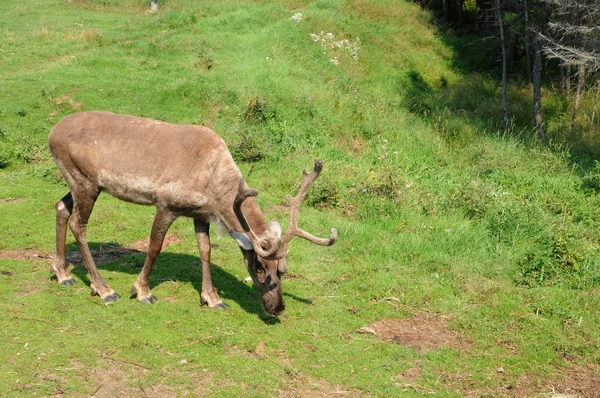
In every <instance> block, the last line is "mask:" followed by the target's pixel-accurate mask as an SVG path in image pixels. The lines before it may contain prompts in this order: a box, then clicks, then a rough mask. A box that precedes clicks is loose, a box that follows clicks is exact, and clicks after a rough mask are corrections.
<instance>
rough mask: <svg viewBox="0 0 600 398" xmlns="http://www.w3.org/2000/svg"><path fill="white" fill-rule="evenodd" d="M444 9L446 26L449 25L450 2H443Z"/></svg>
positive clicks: (443, 0)
mask: <svg viewBox="0 0 600 398" xmlns="http://www.w3.org/2000/svg"><path fill="white" fill-rule="evenodd" d="M442 7H443V9H444V24H445V25H448V21H449V20H450V19H449V18H448V0H442Z"/></svg>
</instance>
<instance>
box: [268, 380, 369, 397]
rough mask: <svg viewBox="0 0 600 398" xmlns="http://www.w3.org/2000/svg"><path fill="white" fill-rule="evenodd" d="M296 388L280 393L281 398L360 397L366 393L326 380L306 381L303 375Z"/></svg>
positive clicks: (295, 381)
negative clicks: (332, 383) (335, 384)
mask: <svg viewBox="0 0 600 398" xmlns="http://www.w3.org/2000/svg"><path fill="white" fill-rule="evenodd" d="M296 376H297V377H296V378H295V379H294V384H295V385H294V386H293V387H291V388H290V389H289V390H288V391H281V390H280V391H279V396H280V397H302V398H320V397H360V396H364V393H360V394H359V393H358V392H357V391H351V390H350V389H348V388H344V387H342V386H334V385H331V384H330V383H329V382H328V381H326V380H324V379H320V380H310V379H309V380H306V379H305V378H304V377H301V375H296Z"/></svg>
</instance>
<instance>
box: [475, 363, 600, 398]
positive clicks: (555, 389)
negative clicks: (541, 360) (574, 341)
mask: <svg viewBox="0 0 600 398" xmlns="http://www.w3.org/2000/svg"><path fill="white" fill-rule="evenodd" d="M504 394H505V395H506V396H508V395H510V396H514V397H531V396H542V397H564V398H567V397H569V398H575V397H583V398H600V366H598V365H590V366H579V365H574V366H571V367H569V368H563V369H559V370H558V371H557V372H556V373H555V374H554V376H552V377H550V378H548V379H541V380H540V378H539V377H534V376H522V377H519V378H518V379H517V381H516V383H515V386H514V387H513V388H511V389H505V390H504ZM471 395H473V394H471ZM474 395H480V392H478V393H476V394H474Z"/></svg>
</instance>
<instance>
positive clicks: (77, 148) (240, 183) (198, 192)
mask: <svg viewBox="0 0 600 398" xmlns="http://www.w3.org/2000/svg"><path fill="white" fill-rule="evenodd" d="M48 144H49V147H50V151H51V153H52V156H53V157H54V160H55V161H56V163H57V165H58V168H59V169H60V171H61V172H62V175H63V176H64V178H65V180H66V182H67V184H68V186H69V189H70V192H69V193H67V194H66V195H65V196H64V197H63V198H62V199H60V200H59V201H58V202H56V205H55V210H56V256H55V258H54V261H53V263H52V266H51V268H50V272H51V273H52V274H54V275H55V276H56V279H57V281H58V283H60V284H62V285H65V286H70V285H73V284H74V283H75V279H74V278H73V277H72V276H71V275H70V273H69V271H68V264H67V261H66V234H67V224H68V226H69V227H70V229H71V231H72V233H73V235H74V236H75V241H76V243H77V245H78V246H79V250H80V252H81V255H82V257H83V262H84V264H85V267H86V269H87V271H88V273H89V274H90V280H91V283H90V288H91V294H92V295H93V296H94V295H98V296H100V297H101V298H102V300H104V301H105V302H113V301H116V300H117V299H119V298H120V297H121V296H120V295H119V294H118V293H117V292H115V291H114V290H113V289H112V288H111V287H110V286H109V285H108V284H107V283H106V281H105V280H104V279H103V278H102V276H101V275H100V274H99V272H98V269H97V268H96V265H95V263H94V259H93V258H92V255H91V253H90V249H89V247H88V244H87V241H86V226H87V223H88V219H89V217H90V214H91V212H92V209H93V207H94V203H95V202H96V199H97V198H98V196H99V195H100V193H101V192H106V193H108V194H110V195H112V196H115V197H117V198H119V199H121V200H124V201H127V202H131V203H135V204H140V205H153V206H155V207H156V215H155V217H154V222H153V224H152V230H151V232H150V243H149V245H148V253H147V256H146V260H145V262H144V266H143V268H142V270H141V272H140V275H139V277H138V278H137V280H136V281H135V283H134V284H133V287H132V289H131V295H132V296H136V297H137V301H138V302H140V303H144V304H153V303H155V302H156V301H157V298H156V296H154V295H153V294H152V292H151V291H150V288H149V278H150V272H151V270H152V266H153V264H154V262H155V260H156V258H157V256H158V254H159V253H160V251H161V248H162V243H163V240H164V237H165V234H166V233H167V230H168V229H169V227H170V225H171V224H172V223H173V221H175V219H176V218H178V217H180V216H184V217H189V218H192V219H193V221H194V229H195V233H196V239H197V241H198V247H199V250H200V260H201V263H202V292H201V294H200V297H201V304H203V305H204V304H206V305H208V306H209V307H210V308H216V309H222V308H226V307H227V304H225V303H224V302H223V301H222V300H221V298H220V297H219V294H218V292H217V290H216V289H215V287H214V285H213V282H212V277H211V272H210V267H211V262H210V257H211V244H210V237H209V226H210V224H211V223H218V224H221V225H222V226H224V227H225V228H226V229H227V230H228V231H229V234H230V236H231V237H232V238H233V239H234V240H235V241H236V242H237V244H238V246H239V247H240V249H241V251H242V254H243V258H244V264H245V265H246V268H247V269H248V272H249V274H250V276H251V278H252V281H253V282H254V285H255V286H256V288H257V289H258V291H259V293H260V296H261V298H262V302H263V305H264V308H265V310H266V311H267V312H268V313H269V314H271V315H279V314H281V313H282V312H283V311H284V309H285V303H284V300H283V291H282V287H281V279H282V277H283V275H284V274H285V272H286V271H287V247H288V244H289V243H290V241H291V240H292V239H293V238H294V237H296V236H298V237H301V238H304V239H306V240H308V241H310V242H312V243H314V244H316V245H321V246H330V245H333V244H334V243H335V242H336V240H337V231H336V230H335V228H332V229H331V236H330V237H329V238H318V237H316V236H314V235H312V234H310V233H308V232H306V231H303V230H302V229H300V228H298V213H299V209H300V204H301V203H302V200H303V199H304V197H305V196H306V194H307V192H308V191H309V189H310V187H311V185H312V183H313V182H314V180H315V179H316V178H317V177H318V176H319V173H320V172H321V170H322V168H323V162H322V161H321V160H320V159H315V161H314V169H313V171H312V172H310V173H308V172H306V170H303V175H304V179H303V182H302V185H301V187H300V191H299V193H298V194H297V196H295V197H291V196H290V195H286V198H287V200H288V203H289V205H290V220H289V226H288V230H287V231H286V233H285V234H284V235H283V237H282V230H281V226H280V225H279V223H278V222H277V221H275V220H273V221H271V222H270V223H267V220H266V217H265V216H264V215H263V213H262V211H261V210H260V208H259V206H258V205H257V203H256V201H255V199H254V198H255V197H256V196H257V195H258V190H256V189H253V188H250V187H249V186H248V185H247V183H246V182H245V180H244V178H243V177H242V174H241V172H240V170H239V168H238V166H237V165H236V163H235V161H234V160H233V157H232V156H231V153H230V152H229V149H228V148H227V145H226V144H225V142H224V141H223V139H222V138H221V137H220V136H219V135H218V134H217V133H215V132H214V131H212V130H211V129H209V128H207V127H204V126H197V125H177V124H171V123H166V122H162V121H156V120H151V119H146V118H141V117H135V116H128V115H118V114H114V113H110V112H98V111H94V112H81V113H76V114H72V115H69V116H67V117H65V118H64V119H62V120H61V121H60V122H59V123H58V124H56V126H54V128H53V129H52V131H51V132H50V135H49V137H48Z"/></svg>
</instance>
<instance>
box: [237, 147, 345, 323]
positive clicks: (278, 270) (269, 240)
mask: <svg viewBox="0 0 600 398" xmlns="http://www.w3.org/2000/svg"><path fill="white" fill-rule="evenodd" d="M321 170H323V161H322V160H321V159H315V167H314V169H313V171H312V172H311V173H308V172H307V171H306V170H302V173H303V174H304V181H303V182H302V186H301V188H300V192H299V193H298V195H297V196H296V197H293V198H292V197H291V196H290V195H287V196H286V199H287V201H288V204H289V206H290V221H289V226H288V230H287V231H286V233H285V235H284V236H283V238H282V237H281V234H282V233H281V226H280V225H279V223H278V222H277V221H271V223H270V224H269V226H268V229H267V230H266V231H264V233H263V234H261V235H258V234H257V233H255V232H254V231H253V230H252V228H251V227H250V225H249V224H248V221H247V220H246V217H245V216H244V213H243V211H242V204H243V203H244V201H245V200H246V199H247V198H249V197H253V196H256V195H258V190H256V189H252V188H249V187H248V185H247V184H246V181H245V180H244V179H243V178H242V179H240V183H239V187H238V193H237V196H236V198H235V202H234V212H235V214H236V216H237V219H238V221H239V223H240V225H241V226H242V229H243V230H244V233H240V232H236V231H230V232H229V233H230V235H231V236H232V237H233V238H234V239H235V240H236V241H237V242H238V245H239V246H240V248H241V249H242V252H243V253H244V262H245V263H246V267H247V268H248V272H249V273H250V276H251V278H252V281H253V282H254V286H256V288H257V289H258V291H259V292H260V295H261V298H262V301H263V304H264V307H265V310H266V311H267V312H268V313H270V314H271V315H278V314H281V313H282V312H283V310H284V309H285V303H284V300H283V291H282V288H281V279H282V277H283V275H284V274H285V273H286V272H287V253H288V244H289V243H290V241H291V240H292V239H293V238H294V237H295V236H299V237H301V238H304V239H306V240H308V241H310V242H312V243H314V244H316V245H320V246H331V245H333V244H334V243H335V242H336V240H337V231H336V230H335V228H332V229H331V237H329V238H317V237H315V236H313V235H312V234H310V233H308V232H306V231H303V230H302V229H300V228H298V213H299V211H300V204H301V203H302V200H304V197H305V196H306V194H307V193H308V190H309V189H310V187H311V185H312V183H313V182H314V181H315V179H316V178H317V177H318V176H319V174H320V173H321Z"/></svg>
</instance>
